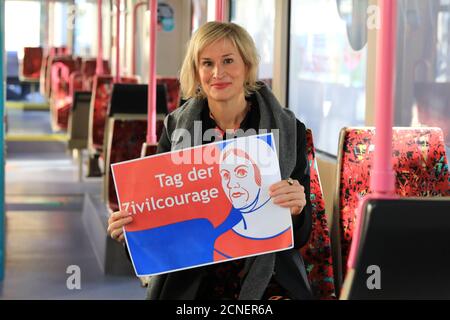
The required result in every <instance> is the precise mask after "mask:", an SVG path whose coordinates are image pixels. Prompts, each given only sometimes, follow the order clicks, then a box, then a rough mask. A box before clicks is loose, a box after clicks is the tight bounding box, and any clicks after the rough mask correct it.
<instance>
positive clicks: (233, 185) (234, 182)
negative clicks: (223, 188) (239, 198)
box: [227, 177, 241, 189]
mask: <svg viewBox="0 0 450 320" xmlns="http://www.w3.org/2000/svg"><path fill="white" fill-rule="evenodd" d="M240 186H241V185H240V184H239V182H238V181H237V179H236V178H234V177H230V180H228V185H227V187H228V188H229V189H232V188H239V187H240Z"/></svg>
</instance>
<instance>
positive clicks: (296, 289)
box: [147, 83, 312, 300]
mask: <svg viewBox="0 0 450 320" xmlns="http://www.w3.org/2000/svg"><path fill="white" fill-rule="evenodd" d="M260 85H261V88H260V89H259V90H258V91H257V92H255V93H254V94H253V95H252V96H251V99H253V101H254V102H255V104H256V105H257V108H258V110H257V111H258V117H259V124H258V125H257V126H258V128H254V129H267V130H269V131H271V132H273V134H274V137H275V141H276V146H277V149H278V153H279V161H280V171H281V177H282V178H283V179H287V178H288V177H292V178H293V179H297V180H299V182H300V183H301V184H302V185H303V186H304V187H305V194H306V198H307V205H306V207H305V208H304V209H303V212H302V214H301V215H299V216H295V217H293V226H294V228H293V229H294V248H293V249H290V250H285V251H281V252H276V253H269V254H265V255H260V256H256V257H250V258H246V261H245V267H244V269H245V277H244V279H243V281H242V286H241V291H240V295H239V299H246V300H253V299H261V297H262V296H263V294H264V291H265V289H266V287H267V285H268V283H269V281H270V280H271V278H272V276H273V277H274V278H275V280H276V281H277V282H278V283H279V284H280V285H281V286H282V287H284V289H286V290H288V292H289V293H290V296H291V297H292V298H294V299H311V297H312V295H311V289H310V287H309V283H308V280H307V276H306V271H305V266H304V262H303V259H302V257H301V255H300V253H299V248H301V247H302V246H303V245H304V244H305V243H306V242H307V241H308V238H309V235H310V233H311V202H310V201H309V166H308V161H307V157H306V132H305V126H304V125H303V124H302V123H301V122H300V121H298V120H297V119H296V118H295V115H294V114H293V113H292V112H291V111H290V110H288V109H286V108H282V107H281V106H280V105H279V103H278V101H277V100H276V98H275V97H274V96H273V94H272V93H271V91H270V90H269V89H268V88H267V87H266V86H265V85H263V84H262V83H260ZM205 103H206V101H205V100H201V99H191V100H189V101H188V102H186V103H185V104H184V105H183V106H182V107H180V108H178V109H177V110H175V111H174V112H172V113H171V114H169V115H168V116H167V117H166V119H165V121H164V129H163V133H162V135H161V138H160V141H159V144H158V151H157V152H158V153H162V152H167V151H173V150H178V149H182V148H185V147H190V146H194V145H201V144H202V143H203V141H202V134H201V132H202V131H201V129H199V128H198V126H197V125H198V124H199V123H201V120H202V117H201V114H202V110H203V108H204V107H205ZM177 129H183V130H177ZM273 129H278V131H277V130H273ZM198 130H200V133H199V132H197V134H195V132H194V131H198ZM188 133H189V134H190V136H187V134H188ZM293 146H296V147H293ZM205 275H206V269H205V267H198V268H193V269H188V270H182V271H177V272H172V273H169V274H163V275H158V276H154V277H152V279H151V281H150V284H149V287H148V291H147V298H148V299H151V300H158V299H186V300H193V299H195V298H196V295H197V292H198V289H199V287H200V285H201V282H202V279H203V278H204V277H205Z"/></svg>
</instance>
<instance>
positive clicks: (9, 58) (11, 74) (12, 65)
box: [6, 51, 19, 78]
mask: <svg viewBox="0 0 450 320" xmlns="http://www.w3.org/2000/svg"><path fill="white" fill-rule="evenodd" d="M6 77H7V78H18V77H19V58H18V57H17V52H16V51H8V52H7V53H6Z"/></svg>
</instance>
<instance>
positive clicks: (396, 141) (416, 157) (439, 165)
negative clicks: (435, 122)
mask: <svg viewBox="0 0 450 320" xmlns="http://www.w3.org/2000/svg"><path fill="white" fill-rule="evenodd" d="M374 134H375V128H343V129H342V130H341V134H340V141H339V151H338V169H337V170H338V181H337V191H336V196H337V197H338V198H336V199H335V204H334V206H335V209H334V213H335V214H338V218H337V217H335V218H334V219H333V221H339V236H340V245H341V248H340V253H341V257H342V259H341V260H342V262H341V267H342V276H345V274H346V268H347V259H348V254H349V250H350V244H351V242H352V238H353V230H354V226H355V222H356V221H357V219H358V217H356V215H355V211H356V208H357V206H358V203H359V200H360V198H361V197H362V196H364V195H366V194H368V193H370V192H371V190H370V187H369V186H370V170H371V166H372V161H373V151H374ZM392 164H393V168H394V172H395V174H396V179H395V181H396V183H395V192H396V193H397V194H398V195H399V196H402V197H430V196H436V197H439V196H446V195H449V173H448V163H447V159H446V155H445V147H444V140H443V135H442V130H441V129H439V128H425V127H423V128H411V127H409V128H393V130H392Z"/></svg>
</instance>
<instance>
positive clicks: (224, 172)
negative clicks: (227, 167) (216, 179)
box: [220, 171, 230, 180]
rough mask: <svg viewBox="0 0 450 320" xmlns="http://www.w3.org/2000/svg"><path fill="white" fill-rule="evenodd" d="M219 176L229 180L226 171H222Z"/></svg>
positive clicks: (228, 174)
mask: <svg viewBox="0 0 450 320" xmlns="http://www.w3.org/2000/svg"><path fill="white" fill-rule="evenodd" d="M220 174H221V175H222V178H223V179H225V180H230V173H229V172H228V171H222V172H221V173H220Z"/></svg>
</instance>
